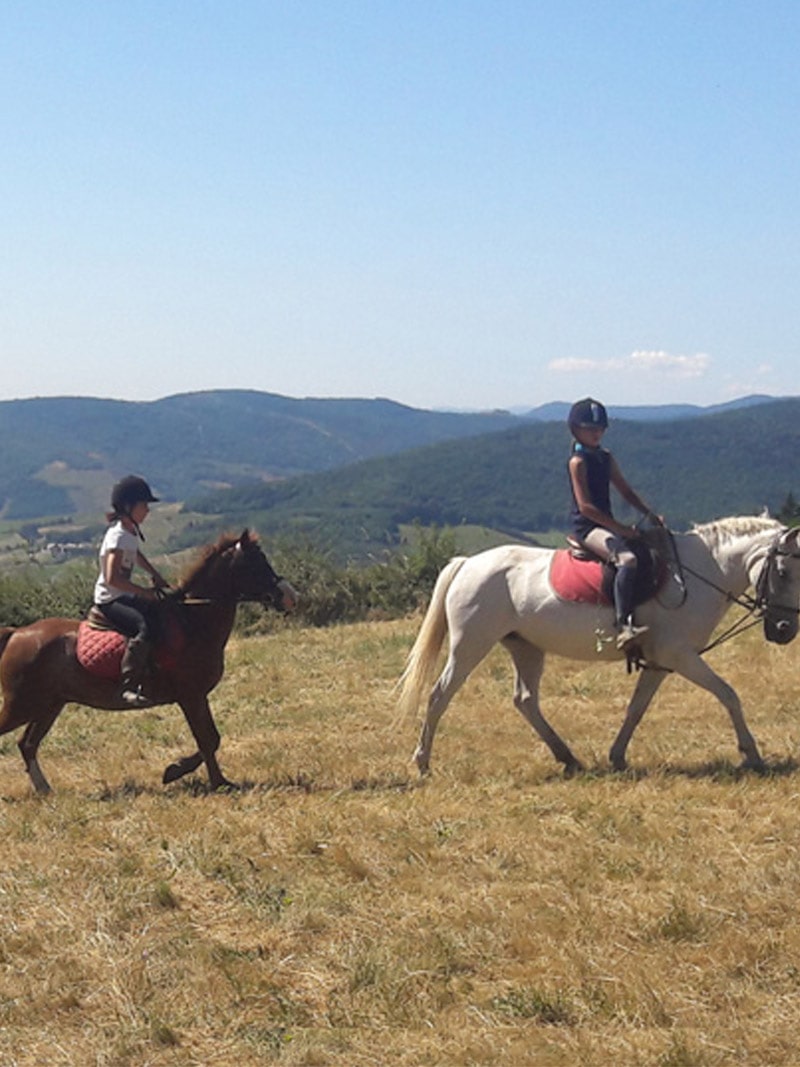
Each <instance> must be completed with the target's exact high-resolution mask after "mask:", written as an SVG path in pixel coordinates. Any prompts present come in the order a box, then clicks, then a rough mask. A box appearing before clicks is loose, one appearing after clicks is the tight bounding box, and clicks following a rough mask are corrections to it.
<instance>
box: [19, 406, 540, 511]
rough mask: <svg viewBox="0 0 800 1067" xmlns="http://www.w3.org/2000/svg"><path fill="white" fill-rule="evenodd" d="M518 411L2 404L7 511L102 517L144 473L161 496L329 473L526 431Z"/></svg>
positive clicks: (179, 497)
mask: <svg viewBox="0 0 800 1067" xmlns="http://www.w3.org/2000/svg"><path fill="white" fill-rule="evenodd" d="M519 421H520V420H519V418H518V417H516V416H514V415H511V414H510V413H509V412H488V413H486V414H480V413H472V414H469V413H464V414H458V413H454V412H437V411H424V410H420V409H416V408H410V407H406V406H405V405H403V404H397V403H394V402H393V401H391V400H382V399H375V400H359V399H356V400H338V399H319V400H318V399H294V398H291V397H284V396H278V395H275V394H272V393H260V392H255V391H248V390H216V391H210V392H201V393H186V394H181V395H178V396H171V397H166V398H164V399H162V400H156V401H152V402H148V403H132V402H128V401H120V400H101V399H93V398H81V397H55V398H34V399H29V400H12V401H5V402H2V403H0V442H2V444H1V445H0V448H1V449H2V451H1V452H0V454H1V455H2V464H0V514H2V516H3V517H4V518H6V519H27V518H36V517H40V516H44V515H73V514H76V513H89V512H94V513H101V514H102V511H103V510H104V509H105V506H106V504H107V501H108V494H109V489H110V487H111V485H112V483H113V482H114V481H115V480H116V479H117V478H119V477H120V476H121V475H123V474H126V473H129V472H131V471H135V472H137V473H141V474H144V475H145V476H146V477H147V478H148V479H149V480H150V481H151V483H152V485H153V486H154V488H155V489H156V491H157V493H158V495H159V496H161V497H163V498H164V499H167V500H176V501H177V500H184V499H186V497H188V496H196V495H197V494H198V493H199V492H201V491H202V490H203V489H211V488H216V487H219V486H230V485H237V484H240V483H242V482H246V481H248V480H254V479H261V480H264V479H275V478H285V477H287V476H291V475H294V474H298V473H301V472H308V471H322V470H328V469H330V468H333V467H340V466H342V465H343V464H350V463H353V462H355V461H357V460H360V459H366V458H368V457H371V456H378V455H381V456H382V455H389V454H392V453H397V452H401V451H403V450H404V449H408V448H413V447H416V446H420V445H424V444H431V443H434V442H437V441H443V440H446V439H448V438H457V437H461V436H468V435H472V434H482V433H486V432H491V431H496V430H502V429H505V428H507V427H509V426H513V425H516V424H518V423H519Z"/></svg>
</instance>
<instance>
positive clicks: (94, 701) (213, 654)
mask: <svg viewBox="0 0 800 1067" xmlns="http://www.w3.org/2000/svg"><path fill="white" fill-rule="evenodd" d="M295 598H296V595H295V592H294V590H293V589H292V587H291V586H290V585H289V583H288V582H286V581H285V580H284V579H282V578H279V577H278V575H277V574H276V573H275V571H274V570H273V569H272V566H271V565H270V563H269V562H268V560H267V558H266V556H265V555H264V553H263V552H262V550H261V548H260V547H259V544H258V541H257V539H256V538H255V537H251V536H250V534H249V533H248V531H247V530H245V531H244V533H243V534H242V535H241V537H238V538H236V537H221V538H220V539H219V541H218V542H217V543H216V544H215V545H209V546H208V547H207V548H206V549H205V551H204V552H203V554H202V556H201V557H200V559H199V560H198V562H197V563H196V564H195V566H194V567H193V568H192V569H191V571H190V572H189V573H188V574H187V576H186V577H185V578H184V579H183V581H182V582H181V583H180V585H179V586H178V587H177V589H176V590H175V591H174V592H172V593H170V594H168V595H167V596H166V597H165V598H164V600H163V601H161V602H160V603H159V604H158V605H157V613H158V614H157V622H160V624H161V625H160V626H158V627H157V628H158V629H161V630H162V631H167V630H172V631H177V632H178V633H179V635H180V640H179V642H178V643H177V647H176V649H175V650H174V655H173V656H172V662H169V663H166V664H165V663H164V662H162V663H160V664H158V665H157V666H156V667H155V668H154V669H153V670H152V672H151V675H150V677H149V678H148V679H147V681H146V686H145V692H146V693H147V696H148V698H149V700H150V704H151V706H155V705H159V704H179V705H180V707H181V709H182V711H183V714H184V715H185V716H186V721H187V722H188V724H189V728H190V730H191V731H192V734H193V736H194V739H195V741H196V743H197V747H198V751H197V752H195V753H194V754H193V755H191V756H185V757H183V758H182V759H179V760H178V761H177V762H176V763H172V764H170V766H169V767H167V769H166V771H165V772H164V777H163V781H164V782H165V783H166V782H173V781H175V780H176V779H178V778H181V777H183V775H185V774H188V773H189V772H190V771H193V770H195V769H196V768H197V767H199V766H200V764H201V763H202V762H203V761H205V764H206V768H207V770H208V778H209V783H210V786H211V788H212V789H220V788H223V787H230V785H231V783H230V782H228V781H227V780H226V778H225V777H224V776H223V774H222V772H221V771H220V769H219V764H218V763H217V757H216V752H217V749H218V748H219V742H220V737H219V732H218V730H217V727H216V725H215V724H214V719H213V717H212V715H211V709H210V707H209V704H208V694H209V693H210V692H211V690H212V689H213V688H214V687H215V686H216V685H217V683H218V682H219V680H220V679H221V678H222V674H223V671H224V649H225V645H226V643H227V641H228V638H229V636H230V633H231V630H232V628H233V623H234V618H235V615H236V605H237V604H238V603H240V602H241V601H245V600H249V601H258V602H262V603H266V602H269V603H271V604H272V605H273V606H275V607H280V608H283V609H284V610H287V611H288V610H291V608H292V607H294V603H295ZM79 625H80V622H79V620H78V619H58V618H55V619H41V620H40V621H39V622H35V623H32V624H31V625H29V626H22V627H18V628H12V627H2V628H0V685H2V691H3V709H2V711H1V712H0V734H4V733H8V732H9V731H10V730H15V729H17V728H18V727H20V726H23V725H24V724H26V723H27V727H26V729H25V732H24V733H23V735H22V738H21V739H20V742H19V748H20V752H21V753H22V758H23V760H24V761H25V767H26V768H27V771H28V774H29V775H30V777H31V781H32V783H33V786H34V788H35V790H36V792H37V793H49V792H50V786H49V784H48V782H47V779H46V778H45V776H44V775H43V774H42V772H41V770H40V768H39V764H38V762H37V759H36V753H37V751H38V749H39V745H40V744H41V742H42V740H43V739H44V737H45V736H46V734H47V732H48V731H49V730H50V728H51V726H52V725H53V723H54V722H55V721H56V719H57V718H58V716H59V714H60V712H61V710H62V709H63V707H64V705H65V704H67V703H75V704H86V705H88V706H89V707H92V708H105V709H109V710H117V711H119V710H123V709H124V708H125V707H126V705H125V704H124V703H123V701H122V699H121V684H120V681H119V680H118V679H108V678H101V677H98V676H97V675H95V674H92V673H90V672H89V671H88V670H85V669H84V668H83V667H81V665H80V664H79V663H78V660H77V658H76V654H75V650H76V642H77V635H78V627H79Z"/></svg>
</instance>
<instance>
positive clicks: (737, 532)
mask: <svg viewBox="0 0 800 1067" xmlns="http://www.w3.org/2000/svg"><path fill="white" fill-rule="evenodd" d="M780 528H781V524H780V523H779V522H778V520H777V519H771V518H769V516H767V515H733V516H731V517H730V518H727V519H714V520H713V521H712V522H704V523H696V524H695V525H694V526H693V527H692V533H696V534H697V535H698V536H699V537H701V538H702V539H703V540H704V541H705V543H706V544H707V545H709V546H711V545H722V544H725V543H727V542H730V541H735V540H736V539H737V538H739V537H752V536H753V535H754V534H758V533H762V532H764V533H766V532H767V531H768V530H780Z"/></svg>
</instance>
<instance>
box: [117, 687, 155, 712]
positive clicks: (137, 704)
mask: <svg viewBox="0 0 800 1067" xmlns="http://www.w3.org/2000/svg"><path fill="white" fill-rule="evenodd" d="M122 703H123V704H126V705H127V706H128V707H129V708H146V707H147V706H148V705H149V704H150V701H149V700H148V699H147V697H146V696H145V695H144V693H143V692H142V690H141V688H137V689H123V690H122Z"/></svg>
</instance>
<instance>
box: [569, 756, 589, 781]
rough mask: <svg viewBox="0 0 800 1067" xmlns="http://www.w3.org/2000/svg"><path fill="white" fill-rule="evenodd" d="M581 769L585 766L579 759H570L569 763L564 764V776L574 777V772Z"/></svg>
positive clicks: (579, 771)
mask: <svg viewBox="0 0 800 1067" xmlns="http://www.w3.org/2000/svg"><path fill="white" fill-rule="evenodd" d="M583 770H585V768H584V766H583V764H582V763H581V761H580V760H579V759H574V760H570V761H569V763H565V764H564V777H565V778H574V777H575V775H576V774H580V773H581V771H583Z"/></svg>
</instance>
